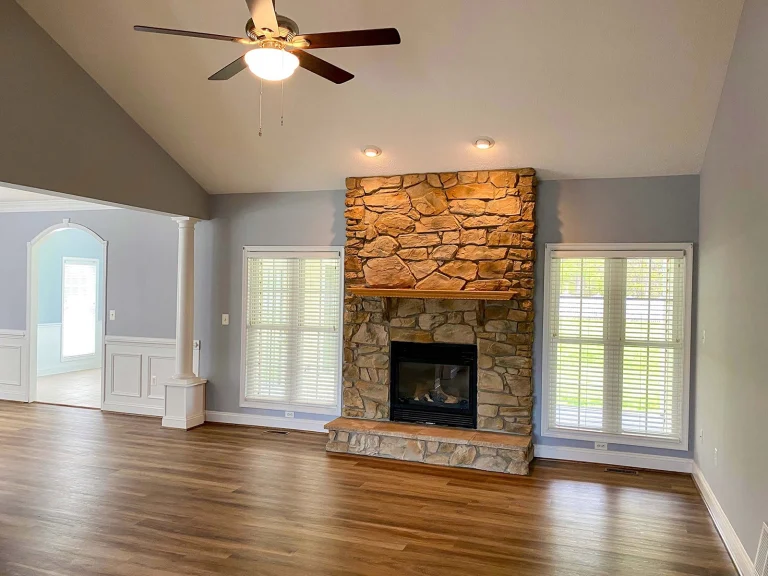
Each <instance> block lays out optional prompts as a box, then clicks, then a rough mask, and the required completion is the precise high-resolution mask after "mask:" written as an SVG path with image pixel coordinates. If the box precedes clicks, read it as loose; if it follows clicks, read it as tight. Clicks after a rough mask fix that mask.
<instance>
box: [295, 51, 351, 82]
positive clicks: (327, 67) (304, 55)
mask: <svg viewBox="0 0 768 576" xmlns="http://www.w3.org/2000/svg"><path fill="white" fill-rule="evenodd" d="M291 53H292V54H295V55H296V57H297V58H298V59H299V66H301V67H302V68H304V69H305V70H309V71H310V72H314V73H315V74H317V75H318V76H322V77H323V78H325V79H326V80H330V81H331V82H333V83H335V84H344V82H349V81H350V80H352V78H354V77H355V76H354V74H350V73H349V72H347V71H346V70H342V69H341V68H339V67H338V66H334V65H333V64H331V63H330V62H326V61H325V60H322V59H320V58H318V57H317V56H312V54H310V53H309V52H304V51H303V50H292V51H291Z"/></svg>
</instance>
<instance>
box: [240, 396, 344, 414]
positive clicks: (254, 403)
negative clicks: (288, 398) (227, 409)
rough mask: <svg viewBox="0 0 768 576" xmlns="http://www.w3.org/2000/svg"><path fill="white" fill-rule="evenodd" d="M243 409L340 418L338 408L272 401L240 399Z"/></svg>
mask: <svg viewBox="0 0 768 576" xmlns="http://www.w3.org/2000/svg"><path fill="white" fill-rule="evenodd" d="M240 407H241V408H261V409H262V410H284V411H288V412H299V413H301V414H326V415H329V416H338V415H339V407H338V406H313V405H310V404H289V403H286V402H272V401H270V400H248V399H245V398H241V399H240Z"/></svg>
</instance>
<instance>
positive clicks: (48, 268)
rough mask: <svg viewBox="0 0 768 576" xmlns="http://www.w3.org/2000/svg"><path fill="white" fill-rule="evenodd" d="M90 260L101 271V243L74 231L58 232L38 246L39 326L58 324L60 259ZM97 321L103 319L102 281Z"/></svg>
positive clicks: (85, 234) (98, 292)
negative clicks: (94, 262)
mask: <svg viewBox="0 0 768 576" xmlns="http://www.w3.org/2000/svg"><path fill="white" fill-rule="evenodd" d="M64 257H72V258H93V259H96V260H98V261H99V274H101V273H102V271H103V266H104V262H103V259H102V248H101V243H100V242H99V241H98V240H96V239H95V238H94V237H93V236H91V235H90V234H88V233H87V232H83V231H82V230H77V229H68V230H58V231H56V232H54V233H53V234H50V235H49V236H48V237H47V238H45V239H44V240H43V242H42V243H41V244H40V248H39V252H38V270H39V283H38V319H37V321H38V324H58V323H60V322H61V282H62V269H63V264H62V263H63V258H64ZM97 298H98V299H97V302H98V304H97V314H98V316H97V319H99V320H103V318H102V316H103V309H104V305H103V294H102V293H101V282H99V285H98V287H97Z"/></svg>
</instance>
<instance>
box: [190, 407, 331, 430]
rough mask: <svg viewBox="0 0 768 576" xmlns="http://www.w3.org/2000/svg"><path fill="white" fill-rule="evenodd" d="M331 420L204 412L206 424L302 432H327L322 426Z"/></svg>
mask: <svg viewBox="0 0 768 576" xmlns="http://www.w3.org/2000/svg"><path fill="white" fill-rule="evenodd" d="M331 420H333V417H329V418H328V420H325V419H323V420H307V419H304V418H280V417H279V416H260V415H257V414H239V413H237V412H215V411H213V410H206V412H205V421H206V422H222V423H224V424H240V425H242V426H261V427H263V428H283V429H287V430H303V431H305V432H327V431H326V429H325V428H323V426H324V425H325V424H327V423H328V422H330V421H331Z"/></svg>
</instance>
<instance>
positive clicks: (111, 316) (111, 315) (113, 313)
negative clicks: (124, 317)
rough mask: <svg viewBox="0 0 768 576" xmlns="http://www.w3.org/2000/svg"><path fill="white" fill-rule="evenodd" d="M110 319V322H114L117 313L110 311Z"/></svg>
mask: <svg viewBox="0 0 768 576" xmlns="http://www.w3.org/2000/svg"><path fill="white" fill-rule="evenodd" d="M109 319H110V320H114V319H115V311H114V310H110V311H109Z"/></svg>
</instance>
